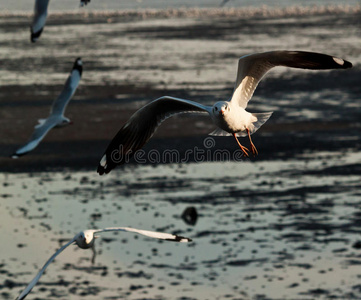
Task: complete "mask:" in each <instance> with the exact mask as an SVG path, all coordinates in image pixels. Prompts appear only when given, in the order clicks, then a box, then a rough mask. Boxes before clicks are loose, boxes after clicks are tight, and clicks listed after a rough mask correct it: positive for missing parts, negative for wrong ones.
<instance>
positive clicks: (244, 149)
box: [233, 133, 249, 156]
mask: <svg viewBox="0 0 361 300" xmlns="http://www.w3.org/2000/svg"><path fill="white" fill-rule="evenodd" d="M233 136H234V138H235V139H236V141H237V144H238V146H239V147H240V148H241V150H242V151H243V153H244V155H246V156H249V155H248V153H247V151H249V150H248V149H247V148H246V147H244V146H242V145H241V143H240V142H239V140H238V139H237V136H236V134H235V133H233Z"/></svg>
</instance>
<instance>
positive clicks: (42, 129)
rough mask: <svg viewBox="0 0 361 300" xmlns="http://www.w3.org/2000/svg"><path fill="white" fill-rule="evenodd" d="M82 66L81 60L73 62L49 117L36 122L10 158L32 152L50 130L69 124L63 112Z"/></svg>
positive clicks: (77, 83)
mask: <svg viewBox="0 0 361 300" xmlns="http://www.w3.org/2000/svg"><path fill="white" fill-rule="evenodd" d="M82 65H83V63H82V60H81V58H80V57H79V58H77V59H76V60H75V62H74V66H73V69H72V71H71V73H70V75H69V77H68V79H67V81H66V82H65V86H64V88H63V90H62V92H61V93H60V95H59V96H58V98H56V99H55V101H54V102H53V106H52V108H51V110H50V115H49V117H48V118H47V119H40V120H38V122H39V124H37V125H36V126H35V130H34V132H33V134H32V135H31V137H30V139H29V141H28V142H27V143H26V144H25V145H24V146H22V147H21V148H19V149H18V150H16V151H15V153H14V154H13V155H12V156H11V157H12V158H18V157H19V156H22V155H24V154H26V153H28V152H30V151H32V150H33V149H34V148H35V147H36V146H38V145H39V143H40V142H41V141H42V139H43V138H44V137H45V136H46V134H47V133H48V132H49V131H50V129H52V128H54V127H63V126H66V125H68V124H71V121H70V120H69V119H68V118H66V117H64V111H65V108H66V106H67V104H68V102H69V101H70V99H71V97H72V96H73V95H74V93H75V91H76V89H77V87H78V85H79V81H80V78H81V74H82V71H83V67H82Z"/></svg>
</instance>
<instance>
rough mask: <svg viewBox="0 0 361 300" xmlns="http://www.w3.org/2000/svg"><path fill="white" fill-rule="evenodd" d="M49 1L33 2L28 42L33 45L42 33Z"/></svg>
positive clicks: (38, 0) (36, 0) (39, 0)
mask: <svg viewBox="0 0 361 300" xmlns="http://www.w3.org/2000/svg"><path fill="white" fill-rule="evenodd" d="M48 5H49V0H35V6H34V17H33V23H32V24H31V26H30V31H31V35H30V40H31V41H32V42H33V43H35V42H36V40H37V39H38V38H39V37H40V35H41V33H42V32H43V29H44V26H45V22H46V17H47V16H48Z"/></svg>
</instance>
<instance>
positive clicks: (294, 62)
mask: <svg viewBox="0 0 361 300" xmlns="http://www.w3.org/2000/svg"><path fill="white" fill-rule="evenodd" d="M277 66H284V67H291V68H300V69H314V70H322V69H347V68H351V67H352V64H351V63H350V62H348V61H346V60H343V59H341V58H337V57H333V56H329V55H326V54H320V53H314V52H304V51H270V52H264V53H256V54H250V55H245V56H242V57H241V58H240V59H239V61H238V73H237V79H236V83H235V86H234V91H233V95H232V97H231V99H230V100H229V101H219V102H216V103H215V104H214V105H213V106H205V105H202V104H200V103H197V102H194V101H190V100H185V99H179V98H174V97H169V96H164V97H160V98H158V99H156V100H154V101H152V102H150V103H149V104H147V105H145V106H144V107H142V108H141V109H139V110H138V111H136V112H135V113H134V114H133V115H132V116H131V117H130V119H129V120H128V121H127V122H126V123H125V125H124V126H123V127H122V128H121V129H120V130H119V132H118V133H117V134H116V135H115V137H114V138H113V140H112V141H111V142H110V144H109V145H108V148H107V149H106V151H105V153H104V155H103V157H102V158H101V160H100V163H99V165H98V170H97V172H98V173H99V174H100V175H102V174H104V173H109V172H110V171H111V170H112V169H113V168H114V167H115V166H116V165H120V164H123V163H125V161H126V160H127V158H129V157H130V156H132V155H134V152H135V151H137V150H138V149H140V148H141V147H143V145H144V144H145V143H146V142H147V141H148V140H149V139H150V138H151V137H152V135H153V134H154V132H155V130H156V129H157V127H158V126H159V125H160V124H161V123H162V122H163V121H164V120H166V119H167V118H169V117H171V116H174V115H176V114H180V113H194V112H196V113H202V112H203V113H204V112H206V113H208V114H209V116H210V117H211V119H212V121H213V122H214V124H215V125H216V126H217V127H218V128H217V129H216V130H215V131H213V132H212V133H210V134H211V135H216V136H225V135H233V136H234V138H235V139H236V141H237V143H238V145H239V147H240V148H241V150H242V151H243V153H244V155H246V156H248V153H247V152H248V151H249V150H248V149H247V148H246V147H244V146H242V145H241V144H240V142H239V141H238V139H237V137H239V136H248V138H249V140H250V143H251V150H252V153H253V154H254V155H256V154H257V153H258V152H257V149H256V147H255V146H254V144H253V143H252V140H251V134H253V133H255V132H256V131H257V130H258V129H259V128H260V127H261V126H262V125H263V124H264V123H265V122H266V121H267V120H268V118H269V117H270V116H271V114H272V112H267V113H250V112H248V111H246V107H247V104H248V101H249V100H250V99H251V97H252V95H253V92H254V91H255V89H256V87H257V85H258V83H259V82H260V81H261V79H262V78H263V76H264V75H265V74H266V73H267V72H268V71H269V70H271V69H272V68H273V67H277Z"/></svg>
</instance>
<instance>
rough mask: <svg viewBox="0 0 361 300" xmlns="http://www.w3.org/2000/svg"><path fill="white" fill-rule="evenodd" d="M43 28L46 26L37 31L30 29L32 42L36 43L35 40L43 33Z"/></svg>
mask: <svg viewBox="0 0 361 300" xmlns="http://www.w3.org/2000/svg"><path fill="white" fill-rule="evenodd" d="M43 29H44V28H41V29H40V30H39V31H37V32H33V30H32V29H30V30H31V35H30V41H31V42H32V43H35V42H36V41H37V40H38V38H39V37H40V36H41V33H42V32H43Z"/></svg>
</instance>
